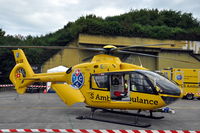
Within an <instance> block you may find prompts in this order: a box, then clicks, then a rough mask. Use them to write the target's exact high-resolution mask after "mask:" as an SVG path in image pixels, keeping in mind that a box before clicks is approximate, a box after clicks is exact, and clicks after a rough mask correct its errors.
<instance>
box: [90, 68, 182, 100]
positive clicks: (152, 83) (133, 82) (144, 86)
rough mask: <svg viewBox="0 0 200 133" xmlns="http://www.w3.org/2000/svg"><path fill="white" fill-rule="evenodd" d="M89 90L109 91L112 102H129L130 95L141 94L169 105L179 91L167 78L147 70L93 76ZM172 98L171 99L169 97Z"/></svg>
mask: <svg viewBox="0 0 200 133" xmlns="http://www.w3.org/2000/svg"><path fill="white" fill-rule="evenodd" d="M91 77H92V80H91V81H92V82H91V88H92V89H95V90H103V91H110V99H111V100H112V101H130V100H131V94H132V93H143V94H151V95H159V94H162V95H165V96H166V95H167V96H169V97H167V99H166V97H165V96H163V100H164V101H165V102H167V103H170V102H172V101H174V100H176V99H177V98H173V96H175V97H176V96H180V95H181V90H180V89H179V87H178V86H177V85H175V84H174V83H172V82H171V81H169V80H168V79H167V78H165V77H163V76H161V75H159V74H157V73H155V72H151V71H148V70H135V71H125V72H109V73H103V74H93V75H92V76H91ZM171 96H172V97H171Z"/></svg>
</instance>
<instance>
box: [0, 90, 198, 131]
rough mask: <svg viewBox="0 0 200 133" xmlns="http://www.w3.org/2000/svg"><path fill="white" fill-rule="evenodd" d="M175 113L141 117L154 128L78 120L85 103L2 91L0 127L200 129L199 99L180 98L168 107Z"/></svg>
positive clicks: (99, 114) (131, 119)
mask: <svg viewBox="0 0 200 133" xmlns="http://www.w3.org/2000/svg"><path fill="white" fill-rule="evenodd" d="M168 107H170V108H172V109H174V110H175V111H176V113H175V114H168V113H160V112H157V113H155V114H154V115H156V116H164V117H165V118H163V119H149V118H139V122H141V123H143V122H145V123H150V124H151V127H148V128H140V127H134V126H127V125H120V124H113V123H106V122H99V121H93V120H78V119H76V117H77V116H80V115H87V114H89V113H90V109H88V108H86V107H85V104H76V105H74V106H72V107H68V106H66V105H65V104H64V103H63V102H62V101H61V100H60V99H59V97H58V96H57V95H56V94H42V93H39V94H38V93H34V94H24V95H17V94H16V92H0V129H126V130H129V129H136V130H137V129H141V130H148V129H149V130H200V100H179V101H177V102H176V103H174V104H171V105H170V106H168ZM95 117H96V118H101V119H109V120H116V121H120V122H126V123H127V122H128V123H129V122H134V121H135V120H136V117H135V116H126V115H119V114H112V113H105V112H102V111H100V110H99V111H96V113H95Z"/></svg>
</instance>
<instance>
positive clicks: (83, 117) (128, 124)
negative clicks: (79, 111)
mask: <svg viewBox="0 0 200 133" xmlns="http://www.w3.org/2000/svg"><path fill="white" fill-rule="evenodd" d="M77 119H79V120H84V119H88V120H94V121H100V122H108V123H114V124H120V125H127V126H135V127H143V128H146V127H150V126H151V124H147V123H139V122H138V121H136V122H134V123H124V122H118V121H111V120H103V119H99V118H94V117H88V116H79V117H77Z"/></svg>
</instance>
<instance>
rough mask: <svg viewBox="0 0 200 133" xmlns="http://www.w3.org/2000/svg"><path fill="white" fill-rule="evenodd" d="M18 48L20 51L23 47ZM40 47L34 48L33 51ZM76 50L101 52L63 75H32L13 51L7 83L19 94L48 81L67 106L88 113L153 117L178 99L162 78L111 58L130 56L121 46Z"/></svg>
mask: <svg viewBox="0 0 200 133" xmlns="http://www.w3.org/2000/svg"><path fill="white" fill-rule="evenodd" d="M159 45H162V44H159ZM164 45H166V44H164ZM143 46H154V45H143ZM22 47H23V48H24V46H22ZM28 47H31V46H28ZM44 47H45V46H44ZM44 47H43V46H38V47H37V48H44ZM132 47H137V46H132ZM132 47H128V48H132ZM139 47H140V46H139ZM12 48H13V47H12ZM53 48H62V47H59V46H57V47H53ZM71 48H73V47H71ZM126 48H127V47H126ZM78 49H82V50H84V49H87V50H96V51H98V50H101V51H104V53H103V54H98V55H95V56H94V57H93V59H92V60H91V62H88V63H82V64H78V65H75V66H73V67H71V68H69V69H68V70H67V71H66V72H57V73H39V74H36V73H34V72H33V70H32V68H31V66H30V64H29V62H28V60H27V58H26V56H25V54H24V52H23V50H21V49H18V50H13V52H14V57H15V61H16V65H15V67H14V68H13V69H12V71H11V73H10V80H11V81H12V83H13V84H14V86H15V89H16V91H17V92H18V93H19V94H23V93H25V91H26V88H27V87H28V86H29V85H31V84H33V83H34V82H52V85H51V87H52V88H53V89H54V90H55V92H56V93H57V95H58V96H59V97H60V98H61V100H62V101H63V102H64V103H65V104H66V105H68V106H71V105H73V104H75V103H79V102H84V103H85V104H86V105H87V106H88V107H90V108H91V109H92V113H94V112H95V110H96V109H104V110H106V111H112V110H113V109H121V110H138V114H139V112H140V111H141V110H148V111H150V117H151V118H156V117H155V116H153V115H152V112H153V111H154V110H157V109H160V108H162V107H165V106H167V105H169V104H170V103H172V102H174V101H176V100H177V99H179V98H181V97H182V91H181V89H180V88H179V87H178V86H177V85H176V84H174V83H172V82H171V81H169V80H168V79H166V78H164V77H163V76H161V75H159V74H157V73H155V72H152V71H149V70H148V69H146V68H144V67H141V66H137V65H133V64H128V63H124V62H122V61H121V60H120V59H119V58H118V57H115V56H112V55H111V53H112V52H115V51H118V52H121V53H132V52H130V51H124V50H123V49H125V48H123V47H122V48H116V47H115V46H112V45H107V46H104V47H103V48H96V49H95V48H78ZM136 54H137V53H136ZM139 54H141V53H139ZM142 55H145V54H142ZM79 118H80V119H93V120H97V119H96V118H94V117H93V114H92V115H91V116H88V117H87V116H82V117H79ZM158 118H162V117H158ZM120 124H121V123H120ZM122 124H123V123H122ZM131 125H133V126H139V127H148V126H150V124H139V123H134V124H131Z"/></svg>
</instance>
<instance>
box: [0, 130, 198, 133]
mask: <svg viewBox="0 0 200 133" xmlns="http://www.w3.org/2000/svg"><path fill="white" fill-rule="evenodd" d="M10 132H15V133H17V132H20V133H30V132H35V133H40V132H48V133H55V132H57V133H61V132H62V133H200V131H192V130H123V129H121V130H111V129H0V133H10Z"/></svg>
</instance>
